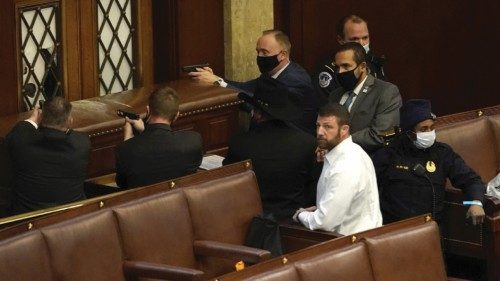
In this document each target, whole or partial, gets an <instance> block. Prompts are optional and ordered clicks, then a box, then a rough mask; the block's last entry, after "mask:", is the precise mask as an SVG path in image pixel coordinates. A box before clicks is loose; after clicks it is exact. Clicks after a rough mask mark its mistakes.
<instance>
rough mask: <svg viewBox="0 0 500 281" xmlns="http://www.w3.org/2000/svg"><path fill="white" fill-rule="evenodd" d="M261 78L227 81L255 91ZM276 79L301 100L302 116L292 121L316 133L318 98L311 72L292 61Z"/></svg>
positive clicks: (235, 86)
mask: <svg viewBox="0 0 500 281" xmlns="http://www.w3.org/2000/svg"><path fill="white" fill-rule="evenodd" d="M265 75H268V74H261V76H260V77H263V76H265ZM260 77H259V78H260ZM259 78H256V79H253V80H250V81H247V82H236V81H227V83H228V85H229V86H230V87H232V88H234V89H236V90H240V91H245V92H248V93H254V92H255V89H256V87H257V79H259ZM276 80H278V81H280V82H282V83H283V84H284V85H285V86H286V87H287V89H288V91H289V93H290V94H291V95H292V96H293V97H295V98H296V100H298V101H299V105H300V106H301V107H302V110H303V112H302V118H301V119H299V120H295V121H293V122H292V123H293V124H294V125H296V126H297V127H299V128H300V129H301V130H303V131H305V132H307V133H310V134H312V135H316V118H317V115H318V99H317V97H316V94H315V92H314V87H313V85H312V83H311V77H310V76H309V74H308V73H307V72H306V71H305V69H304V68H302V66H300V65H299V64H297V63H295V62H293V61H291V62H290V64H289V65H288V66H287V67H286V68H285V69H284V70H283V72H281V73H280V75H279V76H278V77H277V78H276Z"/></svg>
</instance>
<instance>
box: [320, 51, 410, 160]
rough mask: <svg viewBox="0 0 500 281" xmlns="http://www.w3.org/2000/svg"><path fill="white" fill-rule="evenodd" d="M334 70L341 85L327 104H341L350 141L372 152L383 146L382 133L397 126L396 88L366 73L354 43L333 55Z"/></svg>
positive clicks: (398, 100)
mask: <svg viewBox="0 0 500 281" xmlns="http://www.w3.org/2000/svg"><path fill="white" fill-rule="evenodd" d="M335 65H336V67H335V71H336V77H337V79H338V82H339V84H340V85H341V86H342V87H340V88H338V89H336V90H335V91H333V92H332V93H330V96H329V100H330V102H336V103H340V104H342V105H344V106H345V107H346V108H347V109H348V111H349V113H350V116H351V117H350V118H351V120H350V121H351V135H352V140H353V141H354V142H355V143H357V144H359V145H360V146H361V147H363V149H364V150H365V151H366V152H368V153H372V152H374V151H376V150H377V149H379V148H380V147H382V146H383V139H382V137H380V135H382V133H384V132H388V131H391V130H393V129H394V126H397V125H398V124H399V108H400V107H401V103H402V102H401V95H400V94H399V90H398V87H396V85H394V84H391V83H389V82H385V81H382V80H380V79H377V78H375V77H373V76H372V75H371V74H369V71H368V66H367V64H366V53H365V50H364V49H363V47H362V46H361V45H360V44H359V43H356V42H348V43H345V44H344V45H342V46H341V47H340V48H339V50H338V51H337V52H336V54H335Z"/></svg>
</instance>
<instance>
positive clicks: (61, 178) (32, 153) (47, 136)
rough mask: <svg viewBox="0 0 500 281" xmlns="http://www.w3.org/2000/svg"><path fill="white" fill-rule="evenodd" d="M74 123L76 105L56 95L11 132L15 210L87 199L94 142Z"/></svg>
mask: <svg viewBox="0 0 500 281" xmlns="http://www.w3.org/2000/svg"><path fill="white" fill-rule="evenodd" d="M71 123H72V118H71V104H70V103H69V102H68V101H66V100H64V98H62V97H54V98H52V99H50V100H48V101H46V102H45V104H44V108H43V112H41V110H40V108H38V107H35V109H34V110H33V112H32V114H31V116H30V118H29V119H27V120H25V121H21V122H19V123H18V124H17V125H16V126H15V127H14V128H13V129H12V131H11V132H10V133H9V134H8V136H7V146H8V148H9V152H10V158H11V159H12V167H13V171H14V182H13V188H12V190H13V195H14V198H13V202H12V211H13V213H14V214H19V213H24V212H29V211H34V210H38V209H43V208H48V207H52V206H56V205H61V204H65V203H69V202H74V201H78V200H83V199H85V194H84V191H83V182H84V180H85V176H86V170H87V163H88V159H89V153H90V140H89V137H88V135H87V134H84V133H80V132H75V131H73V130H71V129H70V128H71ZM39 124H40V128H38V126H39Z"/></svg>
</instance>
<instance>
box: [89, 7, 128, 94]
mask: <svg viewBox="0 0 500 281" xmlns="http://www.w3.org/2000/svg"><path fill="white" fill-rule="evenodd" d="M96 2H97V42H98V49H99V51H98V57H99V60H98V61H99V85H100V95H106V94H110V93H116V92H121V91H125V90H129V89H132V88H133V87H134V72H135V65H134V56H133V52H134V51H133V50H134V33H135V27H134V20H133V16H132V15H133V4H134V3H133V0H97V1H96Z"/></svg>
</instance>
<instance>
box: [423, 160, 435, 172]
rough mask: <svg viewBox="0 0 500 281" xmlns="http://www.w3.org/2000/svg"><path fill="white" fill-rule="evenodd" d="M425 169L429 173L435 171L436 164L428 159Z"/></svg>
mask: <svg viewBox="0 0 500 281" xmlns="http://www.w3.org/2000/svg"><path fill="white" fill-rule="evenodd" d="M425 169H426V170H427V172H429V173H434V172H435V171H436V164H434V162H432V161H427V163H425Z"/></svg>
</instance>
